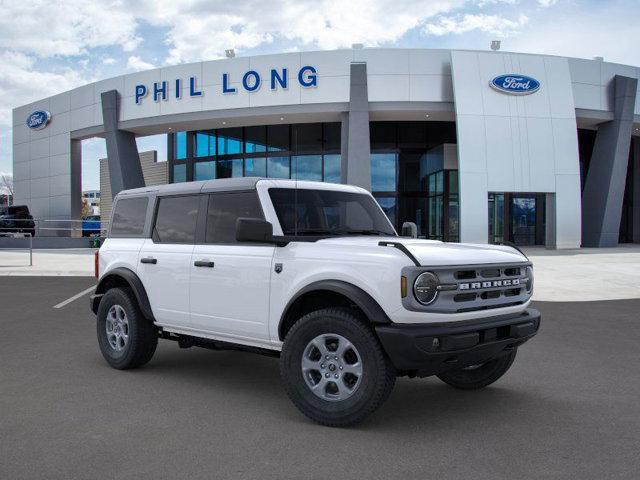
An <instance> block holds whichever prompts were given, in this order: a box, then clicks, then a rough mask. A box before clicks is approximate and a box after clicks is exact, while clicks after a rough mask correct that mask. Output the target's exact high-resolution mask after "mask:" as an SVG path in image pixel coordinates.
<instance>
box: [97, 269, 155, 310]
mask: <svg viewBox="0 0 640 480" xmlns="http://www.w3.org/2000/svg"><path fill="white" fill-rule="evenodd" d="M116 278H117V279H118V280H119V281H120V280H124V282H125V283H126V284H127V285H128V286H129V287H130V288H131V290H132V291H133V294H134V295H135V297H136V300H137V302H138V306H139V307H140V310H141V311H142V314H143V315H144V317H145V318H146V319H147V320H150V321H152V322H153V321H155V319H154V318H153V312H152V311H151V303H149V297H148V296H147V291H146V290H145V288H144V285H143V284H142V280H140V278H139V277H138V275H136V274H135V272H134V271H133V270H129V269H128V268H126V267H118V268H114V269H113V270H110V271H109V272H108V273H107V274H106V275H104V276H103V277H102V278H101V279H100V281H99V282H98V285H97V286H96V291H95V294H94V295H93V296H92V297H91V310H93V313H96V314H97V313H98V307H99V305H100V300H101V299H102V296H103V295H104V294H105V293H106V292H107V289H108V288H107V286H108V285H109V284H110V283H111V282H112V281H113V280H114V279H116Z"/></svg>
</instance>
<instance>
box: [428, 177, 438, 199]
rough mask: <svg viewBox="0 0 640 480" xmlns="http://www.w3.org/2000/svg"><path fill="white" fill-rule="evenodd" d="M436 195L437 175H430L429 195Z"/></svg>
mask: <svg viewBox="0 0 640 480" xmlns="http://www.w3.org/2000/svg"><path fill="white" fill-rule="evenodd" d="M435 194H436V176H435V174H431V175H429V195H435Z"/></svg>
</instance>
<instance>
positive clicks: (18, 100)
mask: <svg viewBox="0 0 640 480" xmlns="http://www.w3.org/2000/svg"><path fill="white" fill-rule="evenodd" d="M34 64H35V59H34V58H33V57H30V56H27V55H25V54H23V53H17V52H12V51H5V52H0V65H2V71H1V72H0V124H4V125H10V124H11V117H10V116H11V109H12V108H14V107H17V106H19V105H24V104H26V103H29V102H32V101H34V100H37V99H39V98H46V97H49V96H51V95H54V94H56V93H59V92H64V91H67V90H71V89H72V88H75V87H77V86H78V85H82V84H84V83H87V81H89V80H88V79H86V78H84V77H82V75H81V74H80V73H78V72H76V71H74V70H72V69H69V68H65V69H61V70H60V71H58V72H46V71H39V70H37V69H35V68H34Z"/></svg>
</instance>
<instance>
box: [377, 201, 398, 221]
mask: <svg viewBox="0 0 640 480" xmlns="http://www.w3.org/2000/svg"><path fill="white" fill-rule="evenodd" d="M376 200H377V202H378V205H380V207H381V208H382V210H383V211H384V213H385V214H386V215H387V218H389V221H390V222H391V224H392V225H393V226H394V227H395V226H396V197H376Z"/></svg>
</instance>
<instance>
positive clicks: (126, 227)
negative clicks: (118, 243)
mask: <svg viewBox="0 0 640 480" xmlns="http://www.w3.org/2000/svg"><path fill="white" fill-rule="evenodd" d="M148 203H149V199H148V198H147V197H140V198H125V199H122V200H118V201H117V202H116V208H115V210H114V212H113V221H112V222H111V232H110V233H109V236H110V237H140V236H142V233H143V231H144V222H145V218H146V215H147V204H148Z"/></svg>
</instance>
